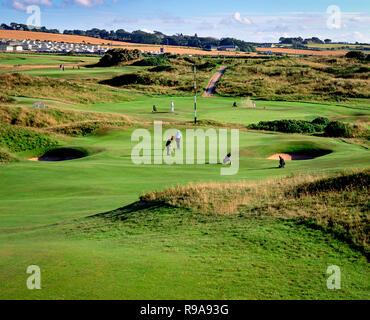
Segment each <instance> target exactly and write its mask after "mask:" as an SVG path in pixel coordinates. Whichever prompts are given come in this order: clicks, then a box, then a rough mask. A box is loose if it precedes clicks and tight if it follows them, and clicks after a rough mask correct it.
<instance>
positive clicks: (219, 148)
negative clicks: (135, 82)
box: [131, 121, 239, 176]
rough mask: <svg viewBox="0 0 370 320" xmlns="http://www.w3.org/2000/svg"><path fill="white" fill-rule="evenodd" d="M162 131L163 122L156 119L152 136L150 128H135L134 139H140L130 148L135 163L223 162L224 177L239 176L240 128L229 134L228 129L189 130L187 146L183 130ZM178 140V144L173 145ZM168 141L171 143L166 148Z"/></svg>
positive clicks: (133, 140)
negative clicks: (165, 144)
mask: <svg viewBox="0 0 370 320" xmlns="http://www.w3.org/2000/svg"><path fill="white" fill-rule="evenodd" d="M162 131H163V130H162V121H155V122H154V131H153V133H154V136H153V139H152V133H151V132H150V131H149V130H147V129H136V130H135V131H134V132H133V133H132V135H131V141H132V142H137V144H136V145H135V146H134V147H133V149H132V151H131V160H132V162H133V163H134V164H136V165H149V164H167V165H172V164H180V165H181V164H188V165H192V164H195V160H196V163H197V164H210V165H212V164H213V165H217V164H224V165H223V166H222V167H221V169H220V174H221V175H222V176H227V175H236V174H237V173H238V172H239V130H238V129H231V130H230V137H229V135H228V130H227V129H219V130H216V129H214V128H210V129H207V130H204V129H186V131H185V137H186V139H185V145H184V143H183V139H182V137H183V133H184V132H180V131H179V130H177V129H168V130H166V131H165V132H164V133H163V132H162ZM175 136H176V139H174V137H175ZM178 137H180V138H178ZM175 140H176V144H177V147H176V146H174V147H172V146H173V145H174V144H175ZM206 140H208V161H206V160H207V159H206ZM165 141H167V142H168V143H169V145H167V146H166V147H165V146H164V143H165ZM169 141H170V142H169ZM195 141H196V142H195ZM229 141H230V147H229V144H228V142H229ZM195 147H196V148H195ZM184 151H185V152H184ZM184 155H185V156H184ZM184 158H185V159H184Z"/></svg>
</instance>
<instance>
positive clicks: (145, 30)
mask: <svg viewBox="0 0 370 320" xmlns="http://www.w3.org/2000/svg"><path fill="white" fill-rule="evenodd" d="M141 31H143V32H146V33H153V31H150V30H148V29H145V28H142V29H141Z"/></svg>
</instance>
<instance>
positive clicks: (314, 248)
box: [0, 54, 370, 300]
mask: <svg viewBox="0 0 370 320" xmlns="http://www.w3.org/2000/svg"><path fill="white" fill-rule="evenodd" d="M62 61H65V63H66V66H68V63H72V64H73V63H80V64H81V65H82V64H90V63H93V62H96V61H97V58H94V57H92V58H89V57H65V56H46V55H45V56H44V57H43V59H39V60H36V61H35V60H34V56H27V55H18V56H16V57H14V58H11V57H10V55H9V54H1V55H0V65H1V66H2V67H3V68H0V73H2V72H5V73H6V72H9V71H8V70H9V65H18V64H19V65H25V64H26V65H27V64H29V65H32V64H37V65H41V64H44V65H45V66H46V67H45V68H39V69H38V68H37V67H36V68H30V69H27V68H25V69H24V70H23V69H22V70H19V72H20V73H21V74H24V75H27V76H37V77H51V78H53V79H60V80H61V81H72V82H71V83H74V82H73V81H75V80H76V79H79V81H81V82H78V85H81V86H82V85H84V84H83V83H84V81H85V80H86V79H87V80H86V81H88V82H89V81H94V79H95V80H99V81H100V80H102V79H107V78H112V77H114V76H115V75H116V73H117V74H123V73H132V72H136V71H138V70H144V72H145V70H146V69H147V67H137V66H120V67H117V68H106V69H104V68H96V69H94V68H84V67H83V68H81V70H78V69H76V70H75V69H71V68H70V67H68V69H67V70H66V71H65V73H63V72H62V71H59V70H57V68H54V67H52V66H51V67H49V65H53V64H56V66H57V65H58V64H59V63H62ZM211 75H212V73H210V75H209V77H211ZM47 79H48V78H47ZM76 81H77V80H76ZM99 86H100V87H101V88H102V90H107V92H108V90H111V91H112V92H114V94H121V93H122V95H124V96H125V97H129V98H130V99H127V101H121V102H115V101H113V102H112V101H111V102H109V101H103V102H96V103H86V104H84V103H77V102H73V101H71V100H70V99H68V97H66V99H63V98H58V97H55V96H53V95H52V94H50V96H43V95H40V96H37V92H32V94H25V95H24V96H22V95H11V94H10V97H11V98H12V99H13V101H12V102H10V103H4V110H8V109H9V110H11V109H10V108H20V109H19V110H21V111H19V115H20V114H21V113H23V114H25V112H27V114H35V118H37V119H46V120H45V124H43V125H39V126H36V125H35V127H32V125H33V123H36V122H35V121H33V122H32V121H28V122H27V123H30V124H27V125H23V124H22V125H21V126H22V127H27V128H28V129H29V130H35V132H37V133H40V134H45V135H47V136H51V137H52V138H53V139H55V140H56V141H57V143H58V145H57V146H53V147H52V148H50V147H45V148H38V149H33V150H26V149H25V150H22V151H14V152H12V154H13V155H14V156H15V157H16V158H17V161H15V162H9V163H4V164H2V163H1V162H0V299H225V300H227V299H368V298H369V297H370V296H369V285H370V278H369V264H368V258H367V257H368V256H367V254H366V250H365V253H364V251H363V250H359V248H358V247H356V246H354V245H353V243H351V242H349V241H345V240H343V239H341V238H340V237H338V236H337V234H335V233H332V232H327V230H326V229H325V228H320V227H310V226H309V225H308V224H305V223H301V222H300V221H298V220H295V219H290V218H289V217H288V216H287V217H286V218H276V217H273V216H269V215H262V214H261V215H259V214H258V212H254V213H253V214H250V211H248V213H247V211H243V208H242V209H241V210H240V211H238V212H236V213H235V214H220V213H218V212H203V211H201V210H199V211H197V210H194V209H193V208H188V207H178V206H171V205H167V204H163V203H156V202H153V203H142V202H141V201H139V197H140V195H143V194H145V193H150V192H152V191H157V190H164V189H169V188H172V187H176V186H185V185H188V184H190V183H191V184H194V185H197V184H198V183H210V184H212V183H231V182H236V181H243V182H246V183H255V184H257V185H258V184H261V186H262V187H261V188H264V187H263V186H264V183H266V182H268V181H272V180H273V179H282V180H279V181H284V179H290V178H292V177H293V178H294V177H297V176H310V177H331V176H335V175H336V174H338V173H341V172H357V171H358V170H363V169H366V168H369V166H370V154H369V150H368V142H366V141H364V140H361V139H360V138H357V139H356V138H344V137H327V136H325V135H323V134H316V135H313V134H310V135H309V134H298V133H282V132H270V131H258V130H250V129H248V127H247V125H250V124H252V123H258V122H260V121H272V120H283V119H294V120H306V121H311V120H313V119H315V118H318V117H326V118H328V119H330V120H339V121H343V122H346V123H349V124H351V125H354V124H360V125H362V126H363V127H364V128H365V129H366V128H367V129H368V123H369V122H368V121H369V117H370V107H369V101H368V99H357V100H355V99H354V100H351V101H344V102H338V103H335V102H325V101H321V102H317V101H315V102H297V101H266V100H257V99H256V100H255V101H256V108H249V107H247V105H245V103H246V99H245V98H242V97H222V96H218V95H216V96H214V97H211V98H201V97H200V95H201V92H199V97H198V99H197V108H198V109H197V116H198V120H199V124H198V125H197V126H195V125H194V124H193V123H192V121H193V117H194V97H192V96H191V95H190V94H184V95H170V94H155V93H146V92H140V91H138V90H130V89H129V88H122V89H116V88H110V87H109V86H106V85H99ZM111 91H109V92H111ZM171 101H174V105H175V112H174V113H172V112H170V105H171ZM234 101H235V102H237V105H238V107H237V108H233V107H232V105H233V103H234ZM36 102H43V103H44V104H45V105H46V107H45V109H44V110H43V109H35V108H34V103H36ZM153 105H155V106H156V107H157V109H158V112H157V113H154V112H152V107H153ZM6 108H7V109H6ZM1 110H2V109H0V116H1ZM48 110H57V111H58V112H60V115H59V117H60V119H57V117H56V116H54V118H55V119H56V120H55V119H54V118H53V119H52V121H60V122H58V123H57V124H55V125H50V124H48V122H47V121H49V122H50V121H51V120H50V119H49V118H51V115H50V114H51V113H47V112H48ZM57 111H55V114H56V112H57ZM9 112H10V111H9ZM17 112H18V111H17ZM63 112H72V113H73V114H80V113H81V112H83V115H84V116H86V114H85V113H88V114H91V115H92V116H96V117H97V119H98V118H99V117H104V116H109V117H111V118H112V119H115V118H114V117H119V116H126V117H127V123H126V124H125V125H111V124H110V125H107V127H104V128H99V130H96V131H94V132H93V133H91V134H63V133H61V131H57V130H56V131H53V129H55V128H59V127H61V126H62V125H65V126H68V125H71V124H73V122H68V123H67V122H65V123H64V122H62V120H63V119H62V117H63ZM4 114H5V113H4ZM9 114H10V113H9ZM6 117H7V116H4V119H8V118H6ZM19 117H20V116H19ZM81 117H82V116H81ZM1 119H2V118H1V117H0V120H1ZM99 119H100V118H99ZM4 121H5V120H4ZM63 121H64V120H63ZM89 121H92V120H90V119H89V120H86V121H85V122H86V123H88V122H89ZM104 121H108V120H106V119H105V118H104ZM109 121H112V122H113V120H109ZM118 121H121V119H119V120H118V119H117V122H118ZM153 121H162V122H163V132H164V131H166V130H167V129H175V130H180V131H181V132H182V133H183V146H185V145H186V139H187V137H186V134H185V132H186V129H204V130H208V129H209V128H211V127H212V128H215V129H216V130H218V129H227V130H228V133H229V134H230V130H231V129H235V128H237V129H239V137H240V140H239V146H240V147H239V157H240V160H239V171H238V173H237V174H236V175H233V176H222V175H221V174H220V169H221V167H222V165H221V164H208V163H206V164H198V163H195V164H193V165H189V164H186V163H185V164H173V165H166V164H154V161H153V162H152V164H145V165H144V164H143V165H136V164H134V163H133V161H132V159H131V153H132V150H133V148H134V147H135V145H137V142H135V141H132V139H131V137H132V134H133V132H134V131H135V130H137V129H145V130H148V132H150V134H151V135H154V132H153ZM13 122H14V121H13ZM83 122H84V121H80V122H78V124H82V123H83ZM6 123H8V122H6ZM15 123H16V122H15ZM40 123H41V122H40ZM50 123H51V122H50ZM76 123H77V122H76ZM0 124H1V122H0ZM9 124H10V125H13V124H12V122H11V120H9ZM15 125H17V124H15ZM168 138H170V137H169V136H168V137H167V136H163V150H165V147H164V145H165V142H166V140H167V139H168ZM4 141H5V140H4ZM206 141H207V143H208V139H207V140H206ZM152 146H153V141H152ZM229 146H230V144H229ZM0 147H1V139H0ZM4 148H5V147H4ZM56 148H58V149H59V153H58V152H56V151H55V150H54V151H50V150H53V149H56ZM63 148H64V149H63ZM217 148H218V145H217V146H216V149H217ZM60 150H62V151H60ZM63 150H64V152H67V151H68V152H69V156H70V157H72V158H73V157H74V159H68V157H67V159H59V160H66V161H53V160H55V157H58V156H60V154H61V152H62V153H63ZM66 150H67V151H66ZM71 150H72V151H71ZM48 152H49V153H48ZM50 152H51V153H50ZM53 152H54V153H53ZM186 152H187V151H186V150H185V159H186V156H187V154H186ZM295 152H296V153H307V154H313V153H314V152H316V153H315V154H317V155H318V156H317V157H315V158H314V159H310V160H302V161H286V167H285V168H284V169H279V168H278V166H279V161H278V160H270V159H268V157H270V156H272V155H274V154H280V153H295ZM320 152H321V154H320ZM208 155H209V148H208V147H207V149H206V160H208ZM224 156H225V155H219V158H220V160H219V161H222V158H223V157H224ZM39 157H41V158H40V159H39V160H44V161H37V160H38V158H39ZM43 157H44V158H43ZM53 157H54V158H53ZM32 160H33V161H32ZM48 160H49V161H48ZM283 185H284V182H283ZM266 188H267V187H266ZM282 188H283V187H282ZM343 197H344V198H345V196H343ZM266 201H267V202H266V206H269V205H272V203H273V201H272V200H271V203H268V200H266ZM317 201H319V200H317ZM328 206H329V204H328ZM312 208H315V206H314V205H313V207H312ZM312 208H311V209H312ZM311 209H310V210H311ZM302 210H305V208H302ZM312 210H314V209H312ZM338 210H339V211H340V210H341V208H340V207H338ZM362 214H364V215H366V216H368V212H366V210H365V212H363V213H362ZM30 265H37V266H39V267H40V269H41V275H42V289H41V290H28V289H27V286H26V281H27V277H28V276H29V275H28V274H27V273H26V269H27V267H28V266H30ZM331 265H338V266H340V268H341V273H342V288H341V289H340V290H328V289H327V282H326V281H327V278H328V277H329V275H328V274H327V273H326V272H327V268H328V267H329V266H331Z"/></svg>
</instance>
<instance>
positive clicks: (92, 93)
mask: <svg viewBox="0 0 370 320" xmlns="http://www.w3.org/2000/svg"><path fill="white" fill-rule="evenodd" d="M0 90H1V91H2V93H3V94H6V95H8V96H20V97H34V98H50V99H59V100H63V101H68V102H73V103H83V104H92V103H97V102H120V101H128V100H130V98H128V97H126V96H124V95H123V94H122V93H120V92H116V91H112V90H109V89H108V88H101V87H100V86H98V85H95V84H89V85H88V86H87V85H84V84H79V83H75V82H71V81H65V80H58V79H53V78H48V77H34V76H29V75H25V74H20V73H11V74H9V73H3V74H0Z"/></svg>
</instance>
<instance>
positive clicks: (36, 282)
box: [26, 265, 41, 290]
mask: <svg viewBox="0 0 370 320" xmlns="http://www.w3.org/2000/svg"><path fill="white" fill-rule="evenodd" d="M26 273H27V274H30V276H29V277H28V278H27V282H26V285H27V288H28V289H29V290H35V289H37V290H40V289H41V269H40V267H39V266H35V265H32V266H28V268H27V270H26Z"/></svg>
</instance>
